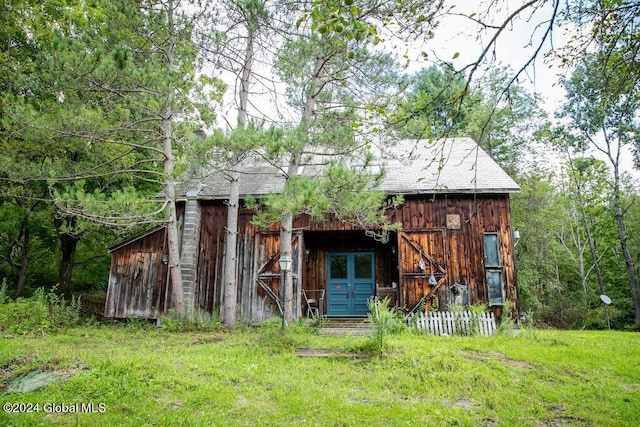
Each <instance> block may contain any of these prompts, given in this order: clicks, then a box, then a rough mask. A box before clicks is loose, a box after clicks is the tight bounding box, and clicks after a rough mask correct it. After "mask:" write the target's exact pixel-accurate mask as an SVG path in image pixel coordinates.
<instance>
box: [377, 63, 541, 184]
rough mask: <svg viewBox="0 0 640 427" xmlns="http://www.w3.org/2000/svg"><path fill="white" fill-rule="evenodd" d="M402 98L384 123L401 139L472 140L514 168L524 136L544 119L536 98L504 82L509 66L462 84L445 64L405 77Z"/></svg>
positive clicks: (463, 79) (525, 147)
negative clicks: (448, 138)
mask: <svg viewBox="0 0 640 427" xmlns="http://www.w3.org/2000/svg"><path fill="white" fill-rule="evenodd" d="M405 84H406V85H407V90H406V96H405V97H404V98H403V99H401V100H400V101H399V102H398V105H397V108H396V109H395V111H394V112H393V114H390V116H389V122H390V123H391V124H392V125H393V126H394V127H396V129H397V131H398V132H399V134H400V135H402V136H403V137H411V138H441V137H446V136H467V137H471V138H473V139H474V140H475V141H476V142H478V144H480V146H481V147H482V148H483V149H484V150H485V151H486V152H487V153H488V154H489V155H490V156H491V157H492V158H493V159H494V160H496V161H497V162H498V163H499V164H500V165H501V166H503V167H504V168H506V169H507V170H508V171H510V172H512V171H516V170H517V166H518V162H520V161H521V156H522V155H523V154H524V153H525V152H527V150H529V149H530V148H529V146H528V145H529V143H530V137H531V135H532V133H533V132H534V131H535V130H536V129H538V127H539V126H540V124H541V123H544V120H545V118H546V117H545V113H544V112H543V111H542V109H541V108H540V107H539V105H538V99H537V98H536V97H535V96H533V95H531V94H530V93H528V92H527V91H526V90H525V89H524V88H523V87H522V86H520V85H517V84H513V82H510V70H508V69H506V68H495V69H493V70H492V71H491V72H490V73H489V74H488V75H487V76H485V77H483V78H482V79H480V80H478V81H477V82H475V84H474V85H469V86H468V84H467V81H466V77H465V76H464V74H462V73H460V72H457V71H456V70H455V69H454V68H453V66H452V65H451V64H442V65H440V66H436V65H433V66H431V67H429V68H426V69H423V70H421V71H419V72H417V73H416V74H414V75H411V76H407V77H406V82H405Z"/></svg>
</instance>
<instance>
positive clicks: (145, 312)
mask: <svg viewBox="0 0 640 427" xmlns="http://www.w3.org/2000/svg"><path fill="white" fill-rule="evenodd" d="M200 203H201V221H202V222H201V226H200V248H199V256H198V259H199V261H198V270H197V283H196V286H195V290H194V296H195V301H196V305H197V307H199V308H201V309H202V310H205V311H207V312H214V311H215V310H217V309H218V308H219V307H220V306H221V304H220V302H221V300H222V297H223V295H222V292H223V289H222V284H223V277H222V276H223V269H222V266H223V265H224V258H225V255H226V254H225V240H226V230H225V227H226V221H227V206H226V204H225V203H224V202H223V201H201V202H200ZM251 217H252V215H251V212H249V211H246V210H241V213H240V218H239V221H238V233H239V234H238V243H237V245H236V253H237V259H238V262H237V270H236V272H235V275H236V279H237V283H238V301H237V303H238V304H237V305H238V311H239V315H240V319H242V320H244V321H261V320H265V319H268V318H269V317H272V316H274V315H279V314H280V307H279V298H280V292H281V289H280V274H279V273H280V271H279V269H278V258H279V244H280V242H279V233H278V227H277V225H275V226H273V227H271V228H270V229H268V230H257V229H256V228H255V227H254V226H253V225H252V224H251V223H250V221H251ZM390 219H391V220H392V222H395V223H399V224H400V231H398V232H397V233H395V232H394V233H392V234H391V240H390V241H389V242H385V243H381V242H378V241H376V240H374V239H372V238H370V237H368V236H366V235H365V233H364V232H363V231H362V230H359V229H358V228H357V227H354V226H352V225H350V224H345V223H343V222H342V221H339V220H338V219H336V218H335V217H333V216H329V217H327V218H326V219H325V220H324V221H318V222H313V221H310V220H309V218H308V217H307V216H306V215H301V216H299V217H297V218H296V219H295V221H294V243H293V248H292V249H293V254H294V271H293V272H292V274H293V277H294V287H295V298H296V303H295V305H296V314H298V315H299V314H300V313H301V312H302V311H301V310H302V309H303V307H302V298H301V290H302V289H307V290H313V289H326V280H327V278H326V273H327V271H326V270H327V258H326V255H327V253H328V252H331V251H369V252H373V253H375V271H376V288H380V289H383V290H384V292H385V294H388V293H389V290H390V289H391V284H392V283H393V282H396V283H398V286H399V292H398V293H397V295H395V296H396V297H397V298H396V299H397V302H398V305H399V306H400V307H402V308H404V309H405V310H407V311H409V310H412V309H414V308H415V307H416V305H417V304H419V303H420V301H421V299H423V298H425V297H426V303H427V306H428V305H430V304H437V307H438V308H443V309H446V308H447V306H448V305H449V304H450V303H452V302H453V300H454V294H453V293H452V291H451V289H452V285H454V284H460V285H462V286H463V288H465V289H467V290H468V294H466V295H465V298H464V301H467V302H470V303H487V301H488V289H487V269H486V268H485V262H484V257H485V254H484V233H496V234H497V236H498V239H499V243H500V260H501V265H500V271H501V272H502V277H503V283H504V291H505V298H506V299H509V300H511V301H516V302H517V292H516V286H515V270H514V260H513V250H512V245H513V242H512V237H511V223H510V206H509V197H508V195H507V194H490V195H472V194H470V195H467V194H460V195H436V196H433V195H426V196H408V197H406V198H405V203H404V204H403V205H402V206H401V207H400V208H398V209H397V210H396V211H394V212H391V213H390ZM163 236H164V235H163V233H160V232H159V233H157V234H151V235H148V236H146V237H145V238H143V239H139V240H134V241H132V243H130V244H128V245H125V246H123V247H121V248H120V249H118V250H117V251H114V253H113V261H112V273H111V277H110V284H109V293H108V298H107V307H106V310H105V315H107V316H109V317H129V316H140V317H151V318H153V317H154V316H156V315H157V313H161V312H163V311H165V310H166V308H167V307H170V301H168V300H167V291H166V267H165V266H164V264H162V263H161V262H160V260H161V258H162V254H163V253H164V252H163V251H164V240H163V239H164V237H163ZM421 261H422V262H421ZM431 273H433V275H434V279H435V280H436V284H435V285H432V284H429V278H430V276H431ZM381 292H382V291H381ZM169 295H170V293H169ZM494 311H496V314H498V315H499V314H500V308H499V307H496V308H495V309H494Z"/></svg>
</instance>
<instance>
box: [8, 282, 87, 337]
mask: <svg viewBox="0 0 640 427" xmlns="http://www.w3.org/2000/svg"><path fill="white" fill-rule="evenodd" d="M80 308H81V304H80V299H79V298H78V299H75V298H72V300H71V302H70V303H69V302H67V301H66V300H65V299H64V298H63V297H62V296H61V295H56V293H55V288H54V289H52V290H50V291H49V292H45V290H44V288H38V289H36V291H35V292H34V293H33V296H32V297H31V298H17V299H15V300H13V301H11V300H9V299H7V298H6V283H5V282H3V286H2V290H0V330H2V331H3V332H5V333H10V334H20V335H27V334H45V333H47V332H54V333H59V332H63V331H65V330H67V329H68V328H70V327H72V326H76V325H78V324H79V323H80Z"/></svg>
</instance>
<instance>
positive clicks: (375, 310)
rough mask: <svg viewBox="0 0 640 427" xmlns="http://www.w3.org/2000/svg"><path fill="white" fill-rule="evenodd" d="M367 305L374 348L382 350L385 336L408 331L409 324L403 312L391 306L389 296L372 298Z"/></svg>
mask: <svg viewBox="0 0 640 427" xmlns="http://www.w3.org/2000/svg"><path fill="white" fill-rule="evenodd" d="M367 305H368V306H369V315H368V316H369V322H370V323H371V335H370V338H371V344H372V347H373V348H375V349H377V350H378V351H381V350H382V348H383V346H384V339H385V337H387V336H389V335H394V334H399V333H402V332H404V331H406V330H407V325H406V323H405V321H404V318H403V317H402V314H400V313H398V312H397V311H396V310H394V309H393V308H390V307H389V298H387V297H385V298H383V299H378V298H372V299H370V300H369V301H368V302H367Z"/></svg>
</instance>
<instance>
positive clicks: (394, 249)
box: [391, 245, 396, 255]
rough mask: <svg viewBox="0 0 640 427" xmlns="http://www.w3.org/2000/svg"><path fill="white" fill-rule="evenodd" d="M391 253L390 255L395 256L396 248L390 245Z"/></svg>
mask: <svg viewBox="0 0 640 427" xmlns="http://www.w3.org/2000/svg"><path fill="white" fill-rule="evenodd" d="M391 253H392V254H393V255H395V254H396V246H395V245H392V246H391Z"/></svg>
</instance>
